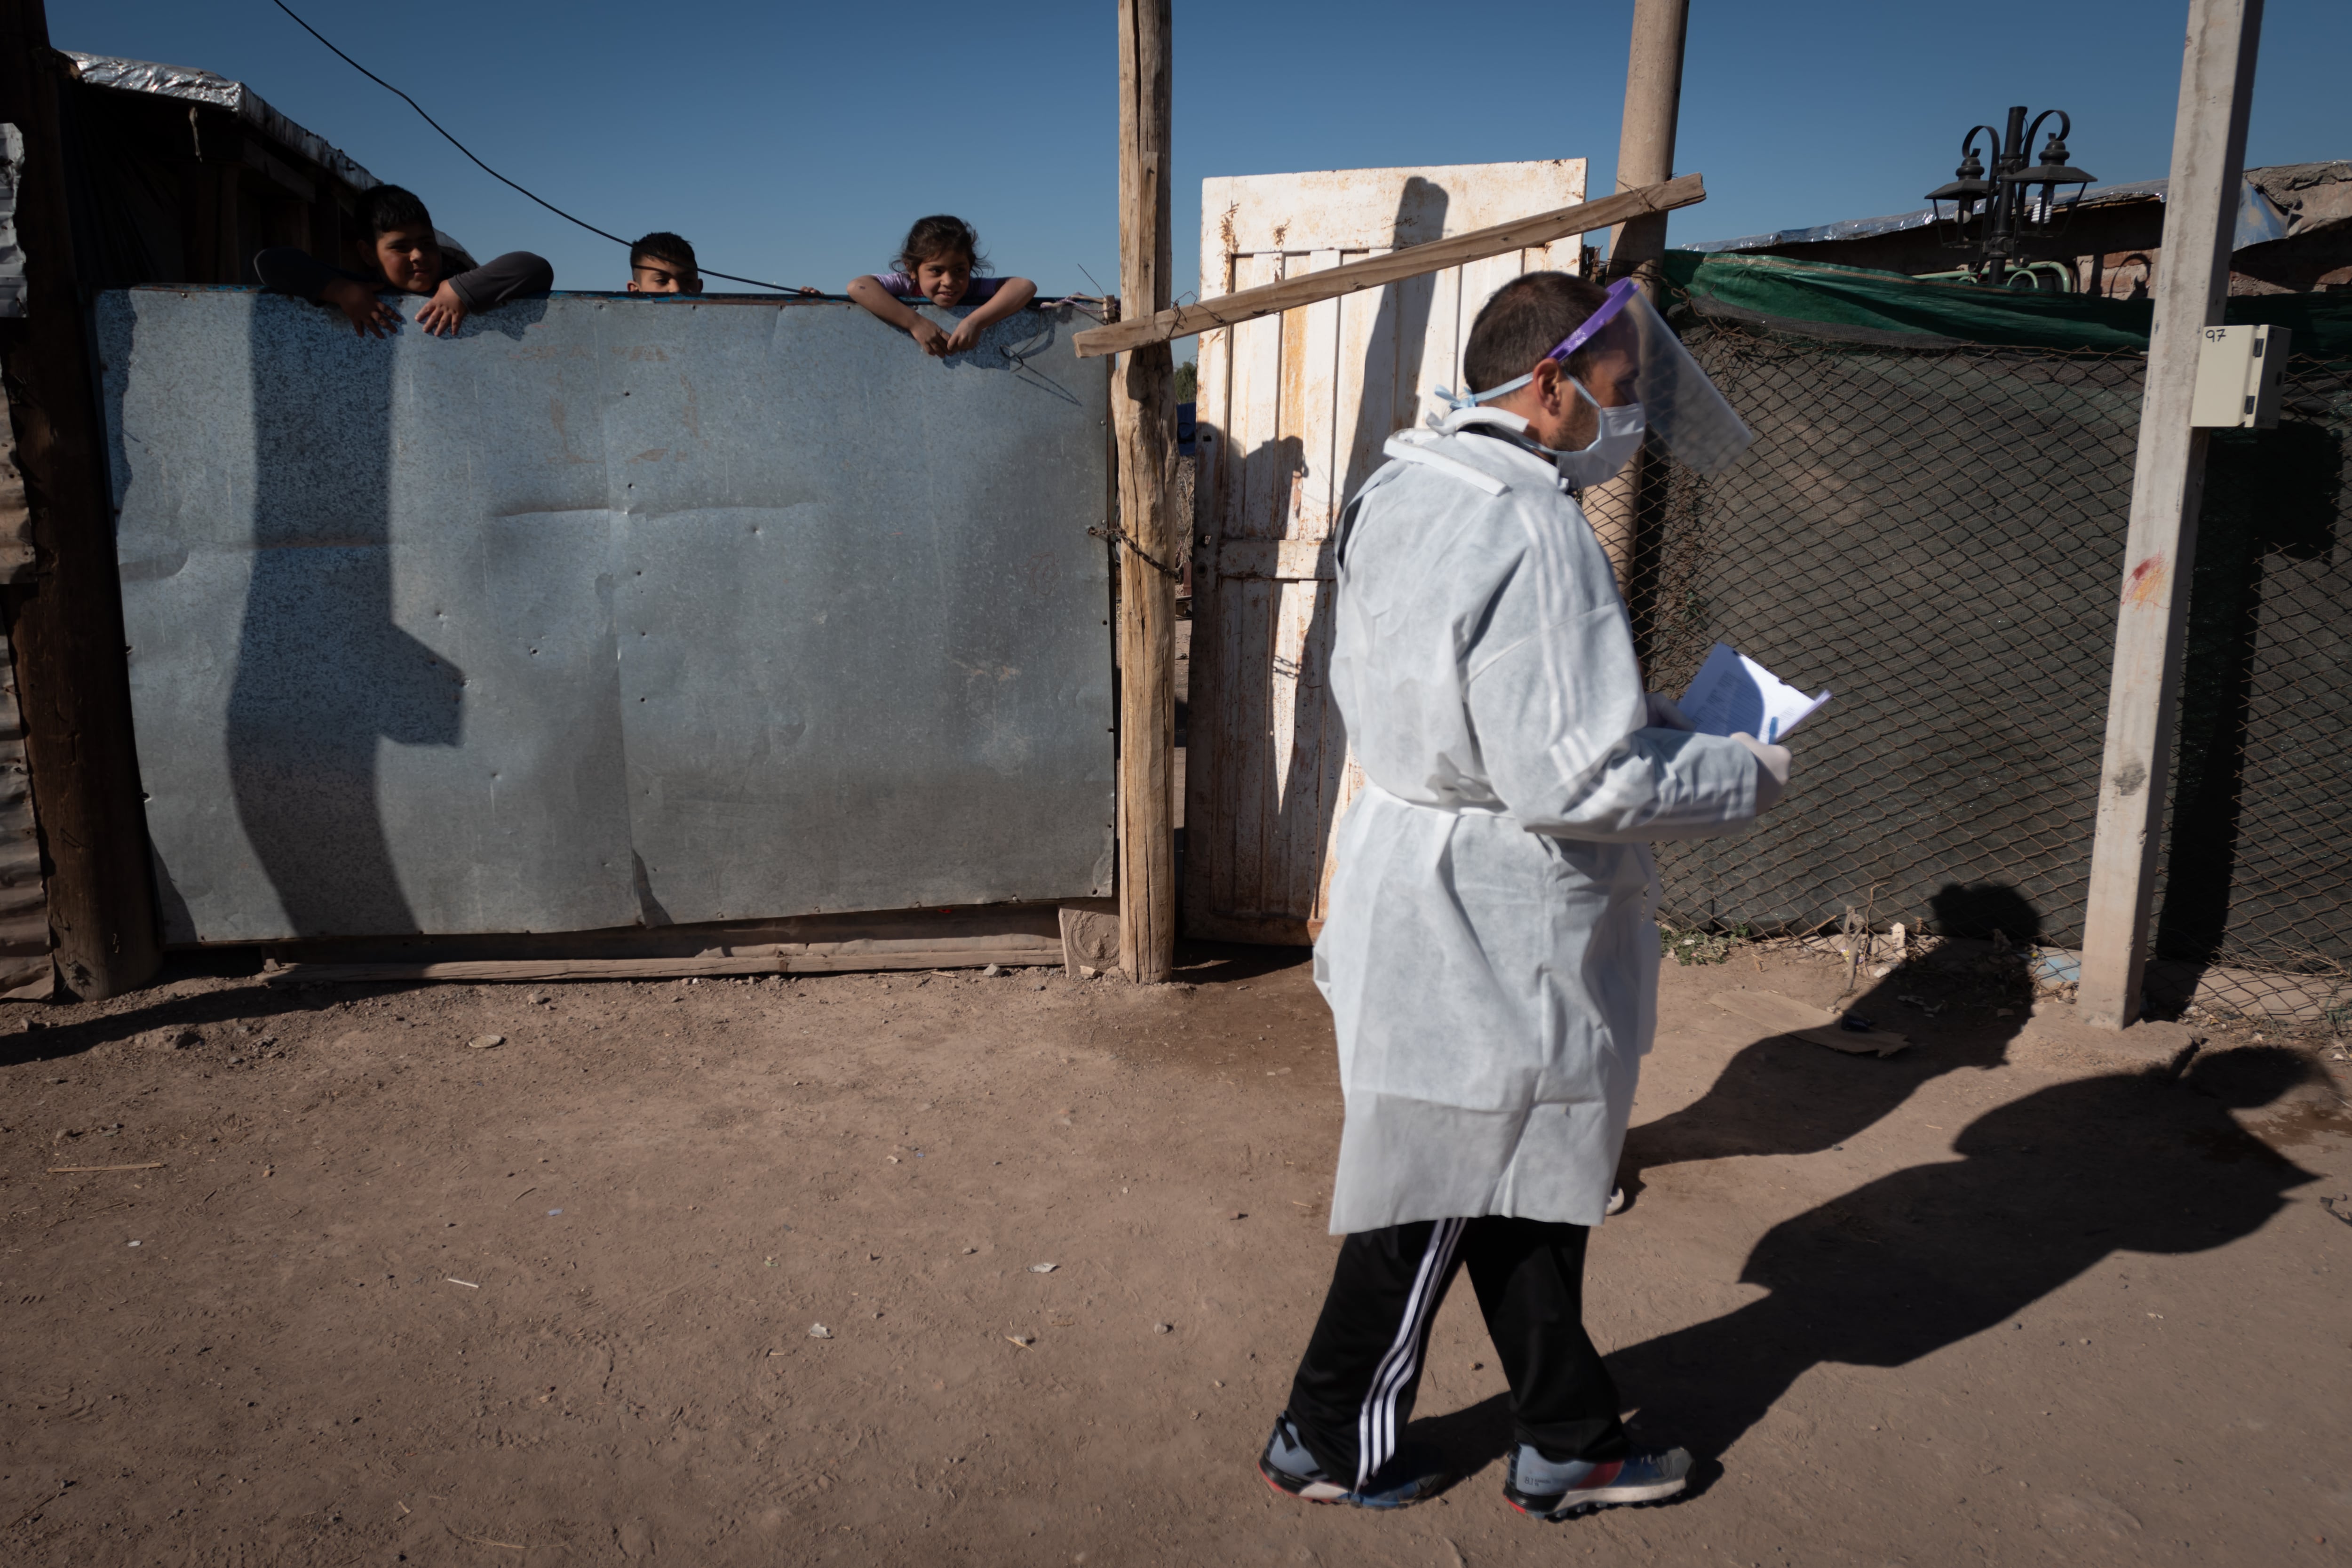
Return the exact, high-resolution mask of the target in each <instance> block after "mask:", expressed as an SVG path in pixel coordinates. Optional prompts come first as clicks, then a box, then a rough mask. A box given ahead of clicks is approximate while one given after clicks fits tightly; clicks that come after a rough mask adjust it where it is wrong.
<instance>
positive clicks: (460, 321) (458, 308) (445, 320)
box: [416, 282, 466, 338]
mask: <svg viewBox="0 0 2352 1568" xmlns="http://www.w3.org/2000/svg"><path fill="white" fill-rule="evenodd" d="M416 324H417V325H418V326H420V327H423V328H424V329H425V331H428V332H431V333H433V334H434V335H435V336H436V337H443V338H454V337H456V336H457V329H458V328H459V327H461V326H464V325H465V324H466V302H465V301H464V300H460V299H458V298H457V290H456V289H452V288H450V287H449V285H448V284H447V283H446V282H445V283H443V284H442V285H441V287H440V288H438V289H435V290H433V298H431V299H430V300H426V301H425V309H423V310H419V311H417V312H416Z"/></svg>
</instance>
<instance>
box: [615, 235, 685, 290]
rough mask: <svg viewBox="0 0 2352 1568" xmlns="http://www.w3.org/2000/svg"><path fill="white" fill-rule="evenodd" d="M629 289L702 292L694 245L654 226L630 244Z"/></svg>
mask: <svg viewBox="0 0 2352 1568" xmlns="http://www.w3.org/2000/svg"><path fill="white" fill-rule="evenodd" d="M629 292H630V293H632V294H699V293H701V292H702V274H701V273H700V272H699V271H698V270H697V269H696V267H695V264H694V247H692V246H690V245H688V244H687V242H686V241H685V240H684V239H683V238H681V237H678V236H677V235H675V234H672V233H670V232H669V230H667V229H666V228H663V229H656V230H655V231H654V232H653V233H651V234H649V235H647V236H646V237H645V238H643V239H641V240H639V241H637V243H636V244H635V245H633V246H631V247H629Z"/></svg>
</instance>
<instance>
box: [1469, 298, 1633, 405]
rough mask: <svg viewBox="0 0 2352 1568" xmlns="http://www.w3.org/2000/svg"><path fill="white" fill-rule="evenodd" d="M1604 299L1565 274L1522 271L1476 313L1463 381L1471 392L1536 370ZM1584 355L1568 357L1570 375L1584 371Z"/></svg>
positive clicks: (1582, 353)
mask: <svg viewBox="0 0 2352 1568" xmlns="http://www.w3.org/2000/svg"><path fill="white" fill-rule="evenodd" d="M1608 298H1609V291H1608V290H1607V289H1603V288H1601V285H1600V284H1598V283H1594V282H1591V281H1588V280H1587V279H1582V278H1572V277H1570V276H1569V275H1568V274H1567V273H1565V272H1526V273H1522V274H1520V275H1519V276H1518V277H1517V278H1514V279H1511V280H1510V281H1509V282H1508V283H1506V284H1504V285H1503V286H1502V287H1501V288H1500V289H1496V290H1495V292H1494V294H1493V295H1492V296H1491V297H1490V298H1489V299H1488V300H1487V301H1486V304H1485V305H1483V306H1481V307H1480V308H1479V310H1478V319H1477V320H1476V321H1473V322H1471V323H1470V346H1469V348H1468V349H1466V350H1465V351H1464V353H1463V355H1462V375H1463V379H1465V381H1467V382H1468V383H1469V384H1470V390H1471V391H1473V392H1485V391H1487V390H1489V389H1490V388H1493V387H1497V386H1500V385H1502V384H1503V383H1505V382H1507V381H1509V380H1512V379H1513V378H1515V377H1517V376H1522V375H1525V374H1528V371H1530V370H1533V369H1534V368H1535V364H1536V362H1537V361H1538V360H1539V359H1541V358H1543V357H1544V355H1546V354H1548V353H1551V351H1552V350H1554V349H1556V348H1558V347H1559V345H1560V344H1561V343H1562V342H1566V341H1567V339H1568V335H1569V334H1570V332H1573V331H1576V329H1577V328H1578V327H1579V326H1580V325H1582V324H1583V321H1584V319H1585V318H1586V317H1587V316H1590V315H1591V314H1592V312H1593V311H1595V310H1599V309H1600V308H1601V303H1602V302H1603V301H1604V300H1607V299H1608ZM1583 359H1584V351H1582V350H1579V351H1578V352H1577V353H1572V354H1570V355H1569V356H1568V363H1567V364H1566V365H1565V366H1564V367H1563V368H1564V369H1566V370H1567V371H1568V372H1569V374H1571V375H1573V374H1576V373H1577V372H1578V371H1580V369H1582V368H1583V366H1582V363H1581V362H1582V360H1583Z"/></svg>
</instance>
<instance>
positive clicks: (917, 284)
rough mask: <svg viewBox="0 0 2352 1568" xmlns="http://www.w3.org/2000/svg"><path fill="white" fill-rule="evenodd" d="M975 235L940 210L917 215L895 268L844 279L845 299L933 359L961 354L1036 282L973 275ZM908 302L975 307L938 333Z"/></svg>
mask: <svg viewBox="0 0 2352 1568" xmlns="http://www.w3.org/2000/svg"><path fill="white" fill-rule="evenodd" d="M980 260H981V256H980V236H978V235H977V234H974V233H973V232H972V228H971V225H970V224H968V223H966V222H964V221H963V219H961V218H960V217H950V216H948V215H946V214H945V213H941V214H939V215H937V216H932V217H927V218H919V219H917V220H916V223H915V226H914V227H912V228H910V229H908V231H907V243H906V244H904V245H902V246H900V247H898V262H897V263H896V265H897V268H898V270H897V271H895V272H876V273H869V274H867V275H866V276H865V277H863V278H856V279H851V280H850V284H849V297H850V298H851V299H853V300H856V301H857V302H858V303H859V304H861V305H863V306H865V307H866V309H867V310H871V311H873V312H874V314H876V315H877V316H879V317H881V318H882V320H884V321H887V322H889V323H890V324H891V325H892V326H894V327H898V328H899V329H901V330H902V331H905V332H906V333H907V334H908V336H910V337H912V338H913V339H914V340H915V341H916V342H919V343H920V344H922V345H923V352H924V353H928V354H931V355H934V356H937V357H944V356H946V355H948V354H955V353H963V352H964V351H965V350H967V349H969V348H971V346H972V345H973V344H974V343H977V342H980V334H981V333H982V332H983V331H987V329H988V328H989V326H990V325H991V324H992V323H994V322H997V321H1003V319H1004V318H1005V317H1007V316H1009V315H1011V314H1013V311H1015V310H1019V309H1021V307H1022V306H1024V305H1026V304H1027V303H1028V302H1029V301H1030V300H1034V299H1035V298H1036V297H1037V285H1035V284H1034V283H1032V282H1030V281H1029V279H1026V278H975V277H973V276H972V270H973V268H975V267H977V266H978V265H979V263H980ZM908 300H929V302H930V303H931V304H934V305H937V306H939V307H940V309H941V310H948V309H950V308H952V307H954V306H957V305H973V306H977V307H978V309H976V310H973V311H972V313H971V315H969V316H966V317H965V318H964V319H963V320H962V321H959V322H957V323H956V326H955V330H954V331H942V330H941V329H940V327H939V325H938V324H937V323H936V322H933V321H929V320H928V319H927V318H925V317H924V316H922V315H921V314H919V312H918V311H917V310H915V309H914V308H913V306H912V305H910V304H908V303H907V302H906V301H908Z"/></svg>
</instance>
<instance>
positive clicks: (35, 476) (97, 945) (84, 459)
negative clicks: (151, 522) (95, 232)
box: [0, 0, 161, 999]
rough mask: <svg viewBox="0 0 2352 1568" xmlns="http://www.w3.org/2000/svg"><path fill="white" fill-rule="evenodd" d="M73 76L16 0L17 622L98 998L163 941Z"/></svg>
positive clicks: (7, 62)
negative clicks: (84, 252) (64, 117)
mask: <svg viewBox="0 0 2352 1568" xmlns="http://www.w3.org/2000/svg"><path fill="white" fill-rule="evenodd" d="M61 78H62V72H61V71H60V69H59V68H58V56H57V55H56V54H55V53H53V52H52V51H51V49H50V48H49V29H48V19H47V16H45V15H44V13H43V11H42V8H41V3H40V0H0V120H5V121H8V122H10V123H13V124H14V125H16V128H17V130H18V131H19V132H21V133H22V134H23V136H24V139H25V171H24V177H23V181H22V183H21V184H19V186H18V187H17V194H16V235H17V240H18V244H19V245H20V247H22V248H23V250H24V253H25V279H26V315H25V318H24V319H23V320H8V321H0V363H5V368H6V372H7V376H8V383H9V387H10V393H11V395H10V398H9V401H10V404H11V405H12V406H13V410H14V413H15V416H16V452H17V455H16V461H17V466H18V467H19V468H22V469H23V471H24V476H25V489H26V495H27V498H28V500H30V502H31V507H32V519H33V543H34V547H35V549H36V551H37V575H36V576H35V578H34V580H33V582H32V584H30V585H29V587H28V588H16V589H11V590H9V598H10V600H11V601H12V603H11V605H10V612H11V613H10V615H9V617H8V618H9V635H10V637H11V639H12V641H13V643H14V645H15V652H16V685H17V694H18V698H19V701H20V703H21V705H22V708H23V711H24V722H25V743H26V755H27V761H28V762H29V763H30V765H31V772H32V781H33V806H34V810H35V811H36V813H37V815H38V816H39V818H40V825H41V838H42V841H43V847H44V848H45V849H46V851H47V859H48V905H49V921H50V926H51V929H52V931H53V932H54V933H55V936H56V941H57V950H56V957H57V963H58V972H59V973H60V974H61V976H62V977H63V978H64V981H65V983H66V984H67V985H68V986H69V987H70V988H71V989H72V990H73V991H74V992H75V993H76V994H79V995H80V996H82V997H85V998H90V999H96V998H100V997H106V996H113V995H118V994H121V993H122V992H125V991H129V990H131V989H133V988H135V987H137V986H139V985H142V984H145V983H146V982H147V980H148V979H149V978H150V977H151V976H152V975H153V974H154V973H155V969H156V966H157V964H158V963H160V962H161V954H160V952H159V948H158V943H157V940H156V930H155V892H154V883H153V881H152V875H151V871H150V868H149V862H148V855H147V822H146V816H145V814H144V811H143V808H142V802H141V799H140V793H139V764H138V759H137V755H136V753H135V752H134V751H133V749H132V745H131V686H130V676H129V670H128V665H127V663H126V661H125V659H124V657H123V646H122V592H121V583H120V581H119V580H118V579H117V577H116V574H115V570H114V528H113V521H112V518H111V516H110V489H109V487H108V483H107V477H106V458H105V451H106V448H105V443H104V437H103V433H102V431H101V430H100V425H99V416H98V395H97V389H96V387H95V386H94V384H92V381H91V378H90V359H89V340H88V337H87V335H86V333H85V331H84V329H83V323H82V310H81V295H80V288H79V279H77V278H76V276H75V272H74V258H73V240H72V230H71V227H70V225H69V222H68V214H67V208H66V186H65V164H64V158H63V153H62V149H61V148H60V146H59V145H58V94H59V92H60V91H61V90H62V89H61V86H60V81H61Z"/></svg>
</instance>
